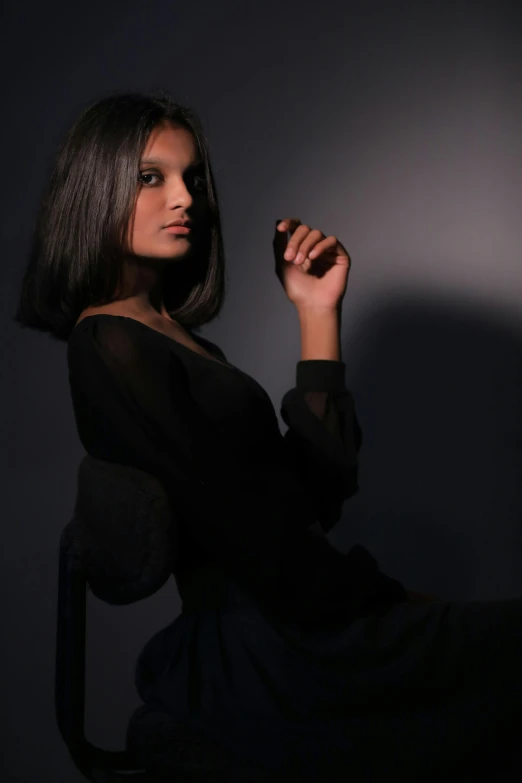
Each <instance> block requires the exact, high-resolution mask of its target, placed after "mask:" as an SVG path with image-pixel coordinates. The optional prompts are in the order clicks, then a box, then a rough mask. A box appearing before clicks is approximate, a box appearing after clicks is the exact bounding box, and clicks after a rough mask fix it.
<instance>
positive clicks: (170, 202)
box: [129, 121, 207, 259]
mask: <svg viewBox="0 0 522 783" xmlns="http://www.w3.org/2000/svg"><path fill="white" fill-rule="evenodd" d="M133 217H134V220H133V221H132V220H131V221H130V225H129V243H130V249H131V252H132V253H133V254H135V255H138V256H148V257H151V258H165V259H170V258H182V257H184V256H186V255H187V253H188V252H189V251H191V249H192V248H193V246H194V244H195V242H196V240H197V238H198V234H199V235H201V234H202V233H203V232H204V231H205V229H206V217H207V183H206V177H205V170H204V168H203V164H202V162H201V158H200V155H199V151H198V148H197V145H196V142H195V139H194V137H193V136H192V133H191V132H190V131H189V130H188V129H187V128H185V127H183V126H182V125H178V124H175V123H173V122H170V121H169V122H166V123H163V124H161V125H158V126H156V128H154V129H153V130H152V132H151V134H150V136H149V139H148V142H147V145H146V147H145V150H144V152H143V154H142V156H141V164H140V172H139V181H138V194H137V200H136V205H135V210H134V215H133ZM173 220H189V221H191V222H192V228H191V230H190V232H189V233H179V234H177V233H172V232H171V231H168V230H167V229H166V228H165V226H166V225H167V224H168V223H170V222H171V221H173Z"/></svg>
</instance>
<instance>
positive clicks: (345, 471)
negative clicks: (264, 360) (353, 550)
mask: <svg viewBox="0 0 522 783" xmlns="http://www.w3.org/2000/svg"><path fill="white" fill-rule="evenodd" d="M344 375H345V364H344V362H338V361H331V360H323V359H310V360H306V361H300V362H298V363H297V368H296V385H295V388H293V389H291V390H290V391H288V392H287V393H286V394H285V396H284V397H283V400H282V403H281V416H282V418H283V421H284V422H285V424H287V425H288V427H289V429H288V431H287V432H286V433H285V435H284V439H285V442H286V445H287V447H288V449H289V451H290V452H291V453H292V455H293V458H294V459H295V461H296V463H297V464H298V465H299V470H300V473H301V475H303V476H304V477H305V480H306V481H307V483H308V486H309V487H310V489H311V490H312V491H313V493H314V497H315V500H316V515H317V520H318V522H319V523H320V525H321V527H322V528H323V530H324V531H325V532H329V531H330V530H331V529H332V528H333V527H334V525H335V524H336V523H337V522H338V521H339V519H340V517H341V513H342V507H343V503H344V501H345V500H347V499H348V498H349V497H352V495H354V494H355V493H356V492H357V491H358V489H359V486H358V483H357V477H358V453H359V449H360V447H361V443H362V431H361V427H360V425H359V422H358V420H357V416H356V413H355V408H354V401H353V397H352V394H351V393H350V391H349V390H348V389H347V388H346V386H345V380H344Z"/></svg>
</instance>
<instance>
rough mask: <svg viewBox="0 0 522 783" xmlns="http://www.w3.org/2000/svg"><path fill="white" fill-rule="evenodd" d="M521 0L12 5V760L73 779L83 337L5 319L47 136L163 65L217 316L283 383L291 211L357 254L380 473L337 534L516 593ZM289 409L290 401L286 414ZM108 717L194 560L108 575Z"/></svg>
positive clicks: (458, 591)
mask: <svg viewBox="0 0 522 783" xmlns="http://www.w3.org/2000/svg"><path fill="white" fill-rule="evenodd" d="M517 5H519V4H517V3H506V2H499V0H496V1H495V2H490V3H482V2H468V3H464V2H458V1H456V0H453V2H427V1H426V0H423V2H373V1H372V0H369V1H368V2H347V1H346V0H345V2H342V3H340V2H339V0H323V2H321V3H320V4H317V3H312V2H280V1H279V2H278V1H276V0H263V2H250V1H248V2H247V1H246V0H243V2H230V1H228V0H227V1H223V0H220V1H219V2H218V1H217V0H213V1H212V2H208V1H207V2H198V3H193V4H192V3H172V2H168V0H163V1H162V0H148V2H147V3H145V2H142V3H140V2H136V0H134V1H132V2H130V1H129V0H126V1H125V2H122V1H120V2H114V0H113V1H112V2H110V3H107V2H103V3H102V2H99V0H96V1H95V2H92V1H91V2H90V3H88V4H86V5H84V6H82V7H81V10H80V7H79V6H76V5H74V4H73V5H71V4H69V3H66V2H64V1H63V0H61V1H58V0H52V1H51V2H47V3H41V4H38V5H34V7H32V8H31V7H28V6H27V4H21V3H20V4H19V3H18V2H14V0H11V2H10V3H8V4H7V5H6V6H4V19H3V25H2V26H3V36H2V37H3V44H2V47H0V48H1V56H2V59H3V61H4V62H3V70H2V72H3V73H4V84H3V91H2V92H3V103H4V111H3V112H2V115H3V117H2V132H3V135H4V142H3V145H2V151H3V153H4V161H3V166H2V172H3V182H2V188H1V191H0V192H1V198H2V211H1V214H2V247H3V263H2V275H3V278H2V285H1V295H2V303H1V316H2V337H3V339H2V349H3V356H2V362H1V369H2V381H3V383H2V400H3V426H2V432H3V441H4V443H3V448H2V458H3V470H2V485H3V486H2V490H3V497H4V499H5V500H6V503H5V504H4V511H5V513H4V524H3V531H4V542H3V546H2V547H1V548H0V552H1V555H2V569H1V575H2V580H3V585H2V593H1V594H2V596H3V604H4V609H3V618H4V634H3V643H2V658H3V660H2V663H3V665H2V673H3V682H2V694H3V699H2V712H3V715H2V720H3V723H4V727H3V729H2V734H1V736H2V768H3V769H2V774H1V776H2V779H3V780H6V781H13V782H15V781H16V783H18V781H20V783H41V781H43V780H52V781H53V783H74V782H75V781H80V780H82V779H83V778H81V776H80V775H79V773H77V772H76V770H75V768H74V767H73V765H72V762H71V760H70V759H69V756H68V753H67V750H66V748H65V746H64V744H63V743H62V740H61V738H60V736H59V733H58V730H57V727H56V723H55V718H54V703H53V696H54V654H55V620H56V587H57V565H58V561H57V557H58V542H59V536H60V533H61V530H62V528H63V527H64V525H65V524H66V523H67V522H68V521H69V519H70V518H71V514H72V510H73V504H74V496H75V489H76V471H77V467H78V464H79V462H80V460H81V458H82V456H83V453H84V452H83V448H82V446H81V444H80V442H79V439H78V437H77V434H76V430H75V424H74V418H73V411H72V405H71V401H70V398H69V389H68V380H67V365H66V346H65V344H60V343H57V342H56V341H54V340H52V339H51V338H49V337H48V336H46V335H42V334H39V333H37V332H31V331H29V330H25V331H23V330H22V329H20V328H19V327H17V325H16V324H14V323H13V322H12V321H11V316H12V314H13V313H14V309H15V306H16V302H17V296H18V292H19V286H20V282H21V278H22V272H23V268H24V265H25V252H26V251H27V248H28V244H29V239H30V237H29V231H28V227H29V226H30V225H31V222H32V221H33V219H34V216H35V214H36V209H37V205H38V201H39V196H40V191H41V188H42V186H43V182H44V177H45V175H46V171H47V169H48V165H49V160H50V157H51V156H52V155H53V154H54V151H55V148H56V146H57V145H58V143H59V142H60V140H61V138H62V136H63V133H64V132H65V130H66V129H67V127H68V126H69V124H70V123H71V122H72V120H73V119H74V118H75V117H76V115H77V114H78V112H79V111H80V109H81V108H83V105H84V104H85V102H87V101H90V100H95V99H96V98H97V97H98V95H99V94H100V93H102V92H103V93H104V94H105V93H107V91H109V90H111V91H112V90H115V91H116V90H119V89H146V90H148V89H155V88H158V87H164V88H166V89H168V90H169V91H170V92H171V93H172V94H173V95H174V96H175V98H176V99H178V100H179V101H181V102H185V103H189V104H190V105H192V106H194V107H196V108H197V109H198V111H199V112H200V115H201V117H202V120H203V124H204V128H205V131H206V133H207V136H208V138H209V140H210V145H211V154H212V160H213V165H214V167H215V172H216V176H217V180H218V187H219V194H220V198H221V207H222V213H223V228H224V236H225V244H226V250H227V258H228V280H229V292H228V299H227V303H226V305H225V308H224V310H223V312H222V315H221V317H220V319H219V320H218V321H216V322H214V323H212V324H211V325H209V326H207V327H204V328H203V329H202V332H201V334H202V335H203V336H206V337H208V338H209V339H211V340H214V341H215V342H217V343H218V345H220V346H221V347H222V348H223V350H224V351H225V353H226V354H227V356H228V359H229V360H230V361H231V362H232V363H233V364H235V365H238V366H240V367H241V368H242V369H243V370H245V371H246V372H248V373H250V374H251V375H253V376H254V377H255V378H256V379H257V380H258V381H259V382H260V383H261V384H262V385H264V387H265V388H266V390H267V391H268V393H269V394H270V396H271V398H272V401H273V403H274V405H275V407H276V411H277V413H278V416H279V405H280V400H281V397H282V395H283V394H284V392H285V391H286V390H287V389H289V388H290V387H291V386H293V385H294V379H295V365H296V362H297V361H298V360H299V358H300V353H299V352H300V342H299V324H298V320H297V316H296V312H295V309H294V307H293V305H291V304H290V302H289V301H288V300H287V298H286V296H285V294H284V291H283V289H282V288H281V286H280V283H279V281H278V280H277V278H276V277H275V274H274V264H273V259H272V246H271V242H272V234H273V227H274V221H275V219H276V218H277V217H285V216H294V217H299V218H300V219H301V220H302V221H303V222H307V223H309V224H311V225H312V226H313V227H317V228H320V229H321V230H323V231H324V232H325V233H327V234H330V233H333V234H335V235H336V236H338V237H339V239H340V240H341V242H342V243H343V244H344V245H345V246H346V247H347V249H348V251H349V252H350V254H351V256H352V264H353V265H352V270H351V273H350V279H349V283H348V290H347V293H346V296H345V299H344V305H343V330H342V351H343V360H344V361H345V363H346V376H347V383H348V384H349V387H350V388H351V389H352V391H353V393H354V396H355V400H356V404H357V410H358V414H359V418H360V421H361V425H362V428H363V431H364V438H365V440H364V446H363V449H362V452H361V472H360V482H361V492H360V494H359V495H358V496H357V497H355V498H353V499H352V500H350V501H348V502H347V503H346V505H345V508H344V515H343V519H342V521H341V522H340V523H339V525H338V527H337V529H336V530H335V531H334V532H333V533H331V534H330V539H331V541H332V542H333V543H334V544H335V545H336V546H338V547H339V548H340V549H342V550H343V551H346V550H347V549H348V548H349V547H350V546H351V545H352V544H353V543H354V542H356V541H359V542H360V543H362V544H364V545H365V546H367V547H368V548H369V549H370V550H371V551H372V552H373V554H374V555H375V556H376V557H377V559H378V561H379V563H380V565H381V567H382V568H383V569H384V570H385V571H387V572H388V573H390V574H391V575H392V576H395V577H396V578H398V579H400V580H401V581H402V582H403V583H404V584H405V585H406V586H407V587H408V588H410V589H414V590H420V591H425V592H431V593H434V594H436V595H439V596H440V597H443V598H447V599H456V600H474V599H501V598H509V597H515V596H521V595H522V540H521V539H522V482H521V480H520V479H521V475H522V355H521V336H522V335H521V304H522V264H521V253H522V221H521V219H520V212H521V210H520V197H521V185H522V167H521V163H522V155H521V145H520V139H521V119H522V98H521V89H520V88H521V72H522V67H521V52H522V41H521V37H522V36H521V25H520V13H519V11H517V10H516V7H517ZM279 421H280V424H281V430H282V432H284V431H285V430H286V427H285V425H284V423H283V422H282V420H281V418H280V416H279ZM88 611H89V640H88V655H87V666H88V696H87V718H86V729H87V735H88V737H89V739H90V740H91V741H92V742H95V743H97V744H99V745H101V746H103V747H107V748H118V747H122V746H123V742H124V736H125V727H126V722H127V719H128V717H129V715H130V713H131V711H132V710H133V709H134V707H135V706H137V704H138V699H137V694H136V693H135V691H134V687H133V668H134V664H135V660H136V657H137V655H138V653H139V650H140V649H141V647H142V645H143V644H144V643H145V641H146V640H147V639H148V638H149V637H150V636H151V635H152V634H153V633H154V632H155V631H156V630H157V629H159V628H160V627H163V626H164V625H166V624H167V623H169V622H170V621H172V620H173V619H174V618H175V617H176V615H177V614H178V612H179V601H178V595H177V591H176V586H175V583H174V580H173V579H172V580H171V581H170V582H169V583H168V585H166V586H165V587H164V588H163V590H162V591H160V592H159V593H157V594H156V595H155V596H154V597H153V598H151V599H149V600H147V601H144V602H142V604H138V605H134V606H131V607H126V608H113V607H108V606H105V605H102V604H100V603H99V602H97V600H96V599H94V598H92V596H91V597H90V600H89V605H88Z"/></svg>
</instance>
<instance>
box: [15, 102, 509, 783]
mask: <svg viewBox="0 0 522 783" xmlns="http://www.w3.org/2000/svg"><path fill="white" fill-rule="evenodd" d="M287 238H288V242H287ZM273 249H274V255H275V263H276V274H277V276H278V279H279V281H280V282H281V284H282V286H283V288H284V291H285V293H286V295H287V296H288V298H289V300H290V301H291V302H292V303H293V304H294V306H295V307H296V310H297V313H298V317H299V322H300V327H301V338H302V359H301V361H299V362H298V364H297V368H296V385H295V388H293V389H291V390H290V391H288V392H287V393H286V394H285V395H284V397H283V400H282V406H281V413H282V416H283V419H284V421H285V423H286V424H287V425H288V431H287V432H286V434H285V435H284V437H283V436H282V435H281V433H280V430H279V427H278V423H277V418H276V415H275V411H274V408H273V405H272V403H271V401H270V399H269V397H268V395H267V394H266V392H265V391H264V389H263V388H262V387H261V386H260V385H259V384H258V383H257V382H256V381H255V380H254V379H253V378H252V377H251V376H249V375H247V374H246V373H244V372H242V371H241V370H240V369H239V368H237V367H235V366H233V365H231V364H230V363H229V362H228V361H227V358H226V356H225V355H224V354H223V352H222V351H221V350H220V349H219V348H218V346H217V345H215V344H213V343H211V342H210V341H208V340H205V339H203V338H202V337H199V336H197V335H196V331H197V329H198V328H199V327H200V326H201V325H203V324H205V323H209V322H211V321H212V320H213V319H214V318H215V317H217V315H218V314H219V312H220V309H221V307H222V304H223V300H224V292H225V285H224V279H225V272H224V270H225V265H224V253H223V241H222V235H221V227H220V217H219V208H218V200H217V196H216V188H215V183H214V178H213V174H212V169H211V166H210V161H209V155H208V147H207V143H206V140H205V137H204V134H203V132H202V129H201V126H200V123H199V121H198V119H197V116H196V114H195V113H194V112H193V111H192V110H190V109H187V108H186V107H181V106H179V105H177V104H175V103H174V102H173V101H172V100H171V99H170V97H169V96H168V95H166V94H163V93H162V94H158V95H141V94H134V93H127V94H120V95H113V96H110V97H107V98H105V99H103V100H101V101H98V102H97V103H95V104H93V105H91V106H89V107H88V108H87V109H86V110H85V111H84V112H83V113H82V115H81V116H80V117H79V118H78V120H77V121H76V122H75V123H74V125H73V126H72V127H71V129H70V130H69V132H68V133H67V135H66V137H65V140H64V142H63V145H62V147H61V149H60V151H59V153H58V156H57V159H56V162H55V165H54V169H53V171H52V176H51V178H50V182H49V186H48V189H47V192H46V193H45V196H44V198H43V199H42V206H41V209H40V213H39V216H38V222H37V225H36V230H35V234H34V241H33V246H32V251H31V257H30V260H29V265H28V268H27V271H26V274H25V277H24V281H23V288H22V293H21V299H20V304H19V308H18V312H17V314H16V316H15V319H16V320H17V322H19V323H20V324H22V325H23V326H28V327H31V328H35V329H39V330H41V331H48V332H50V333H51V334H52V335H53V336H54V337H56V338H57V339H60V340H64V341H67V342H68V363H69V379H70V387H71V394H72V399H73V405H74V412H75V416H76V423H77V428H78V433H79V436H80V439H81V441H82V443H83V445H84V446H85V448H86V450H87V451H88V452H89V453H90V454H91V455H93V456H94V457H97V458H99V459H104V460H108V461H112V462H117V463H122V464H130V465H134V466H136V467H138V468H141V469H143V470H145V471H148V472H150V473H152V474H154V475H156V476H157V477H159V478H160V480H161V481H162V483H163V485H164V486H165V488H166V490H167V492H168V494H169V497H170V498H171V501H172V506H173V508H175V509H176V513H177V523H178V526H179V534H180V536H181V546H180V556H179V562H176V563H173V564H172V567H173V572H174V574H175V577H176V581H177V584H178V588H179V592H180V596H181V598H182V602H183V611H182V614H181V615H180V616H179V617H177V618H176V619H175V620H174V621H173V622H172V623H171V624H170V625H169V626H168V627H167V628H165V629H163V630H162V631H160V632H159V633H157V634H156V635H155V636H154V637H153V639H151V640H150V642H149V643H148V644H147V645H146V646H145V648H144V650H143V651H142V653H141V655H140V659H139V661H138V666H137V671H136V685H137V688H138V692H139V694H140V696H141V698H142V699H143V701H144V703H145V704H147V705H149V706H150V708H151V709H158V710H160V711H163V712H166V713H169V714H170V715H171V716H172V717H174V718H176V719H177V720H179V722H180V724H182V725H184V726H186V727H188V728H190V730H191V731H193V732H194V734H195V735H201V736H202V737H206V738H209V739H210V740H212V741H216V742H218V743H220V744H221V745H222V746H223V747H226V748H227V749H228V751H229V752H230V753H231V754H232V755H234V756H235V757H237V758H238V759H244V760H249V761H251V762H252V763H254V764H255V765H257V766H258V767H260V768H261V769H262V770H263V771H264V772H265V773H266V774H267V775H268V779H270V780H275V779H276V778H277V779H282V780H283V779H284V780H290V779H296V780H297V779H298V780H301V781H305V780H310V781H315V780H320V779H321V780H323V779H324V780H330V781H332V780H337V779H339V780H348V779H350V780H372V781H373V780H378V781H384V780H395V779H398V778H399V777H402V779H403V780H404V779H407V780H423V781H424V780H428V779H434V780H435V779H438V777H440V775H441V774H442V773H447V772H448V770H449V769H451V771H452V772H456V771H457V770H461V771H463V772H466V773H469V772H470V771H471V769H472V768H473V764H475V765H476V768H477V770H481V771H482V772H483V771H484V769H485V766H484V765H485V764H486V762H488V761H489V760H492V761H493V762H494V763H495V765H496V764H497V763H499V761H500V758H499V752H500V751H502V752H503V753H505V754H508V753H510V752H511V746H512V743H513V738H514V737H515V736H516V730H517V728H519V727H520V707H521V703H522V699H521V679H522V678H521V675H520V664H519V660H520V653H521V652H522V636H521V630H522V623H521V619H522V601H520V600H514V601H503V602H472V603H457V602H444V601H437V600H433V601H431V602H430V601H429V600H428V601H427V602H423V601H419V600H415V599H419V598H420V599H422V596H421V595H419V594H413V593H411V592H408V591H406V590H405V589H404V588H403V586H402V585H401V584H400V583H399V582H398V581H396V580H394V579H392V578H390V577H388V576H386V575H385V574H383V573H382V572H381V571H380V569H379V568H378V565H377V563H376V561H375V560H374V558H373V557H372V556H371V555H370V553H369V552H367V550H365V549H364V548H363V547H361V546H355V547H353V548H352V549H351V550H350V551H349V552H348V553H347V554H342V553H340V552H339V551H338V550H336V549H335V548H334V547H332V546H331V545H330V544H329V542H328V539H327V538H326V537H325V535H324V533H325V532H328V531H329V530H331V529H332V527H333V526H334V525H335V524H336V522H337V521H338V520H339V518H340V516H341V510H342V504H343V502H344V501H345V500H346V499H347V498H349V497H351V496H352V495H353V494H354V493H355V492H357V489H358V485H357V461H358V452H359V449H360V446H361V441H362V435H361V430H360V427H359V423H358V421H357V417H356V415H355V411H354V406H353V398H352V396H351V394H350V392H349V391H348V390H347V389H346V386H345V381H344V372H345V365H344V363H343V362H342V361H341V356H340V344H339V332H340V310H341V303H342V299H343V297H344V294H345V291H346V286H347V279H348V272H349V268H350V259H349V256H348V253H347V252H346V250H345V249H344V247H343V245H342V244H341V243H340V242H339V241H338V240H337V238H336V237H333V236H327V237H325V236H324V234H323V233H322V232H320V231H319V230H316V229H311V228H310V227H309V226H306V225H302V224H301V223H300V221H299V220H297V219H292V218H285V219H283V220H278V221H277V224H276V231H275V235H274V239H273ZM318 523H319V525H318ZM317 530H319V531H320V532H321V533H322V535H317ZM430 775H431V776H433V777H432V778H431V777H430ZM278 776H280V778H279V777H278Z"/></svg>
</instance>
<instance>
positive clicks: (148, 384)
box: [67, 313, 406, 625]
mask: <svg viewBox="0 0 522 783" xmlns="http://www.w3.org/2000/svg"><path fill="white" fill-rule="evenodd" d="M192 337H193V338H194V339H195V340H196V341H198V342H199V343H200V344H201V345H202V346H203V347H204V348H205V349H206V351H207V352H208V353H210V354H211V355H213V356H215V357H216V359H217V361H215V360H214V359H209V358H208V357H206V356H202V355H201V354H198V353H196V352H195V351H193V350H191V349H190V348H188V347H187V346H185V345H183V344H182V343H180V342H178V341H177V340H174V339H172V338H170V337H169V336H167V335H165V334H163V333H162V332H159V331H157V330H155V329H153V328H152V327H149V326H148V325H146V324H144V323H142V322H141V321H138V320H136V319H134V318H129V317H126V316H118V315H109V314H105V313H104V314H97V315H91V316H87V317H85V318H84V319H83V320H82V321H80V322H79V324H78V325H77V326H76V327H75V328H74V330H73V333H72V335H71V337H70V339H69V344H68V354H67V358H68V366H69V383H70V389H71V395H72V401H73V407H74V414H75V420H76V426H77V430H78V435H79V437H80V440H81V442H82V444H83V446H84V447H85V449H86V451H87V452H88V453H89V454H91V455H92V456H93V457H96V458H98V459H102V460H107V461H110V462H116V463H120V464H128V465H133V466H135V467H137V468H141V469H142V470H144V471H147V472H149V473H151V474H153V475H155V476H157V477H158V478H159V479H160V480H161V482H162V484H163V486H164V487H165V489H166V491H167V492H168V495H169V498H170V500H171V503H172V507H173V508H174V509H175V510H176V518H177V523H178V525H179V526H180V528H181V530H180V534H181V540H182V542H183V545H182V550H181V557H180V563H179V569H180V570H183V569H187V568H191V567H196V566H206V565H208V566H218V567H219V568H222V569H224V570H225V571H226V572H227V573H228V574H229V575H230V576H231V578H233V579H235V580H236V581H237V582H238V583H239V584H241V585H243V586H244V587H245V589H247V590H249V591H250V593H251V594H252V595H253V596H256V597H257V599H258V600H259V602H260V603H261V604H263V605H264V606H265V607H268V609H270V610H273V611H275V612H276V613H277V614H278V616H281V615H283V616H287V617H293V618H303V620H305V621H306V622H307V623H308V624H310V623H312V624H315V625H321V624H331V623H337V622H338V623H340V624H343V623H345V622H346V620H347V619H350V618H351V617H354V616H357V615H358V614H361V613H364V612H365V611H367V610H368V608H369V607H371V606H373V605H376V604H380V603H382V602H383V603H385V602H388V601H390V602H396V601H400V600H406V593H405V591H404V589H403V587H402V585H401V584H400V583H399V582H397V581H396V580H394V579H391V578H390V577H388V576H386V575H384V574H383V573H382V572H381V571H380V570H379V568H378V565H377V563H376V561H375V559H374V558H373V557H372V555H371V554H370V553H369V552H368V551H367V550H366V549H365V548H364V547H362V546H360V545H356V546H354V547H352V549H351V550H350V551H349V552H348V553H347V554H343V553H341V552H340V551H339V550H337V549H336V548H335V547H333V546H332V545H331V544H330V543H329V541H328V539H327V538H326V537H325V536H324V535H323V536H320V535H317V533H316V532H314V530H313V526H314V523H319V525H320V527H321V529H322V530H323V531H325V532H328V531H329V530H331V529H332V528H333V526H334V525H335V524H336V522H337V521H338V520H339V519H340V517H341V513H342V508H343V503H344V501H345V500H346V499H348V498H349V497H351V496H352V495H354V494H355V493H356V492H357V491H358V484H357V468H358V452H359V449H360V446H361V442H362V433H361V429H360V426H359V423H358V421H357V417H356V414H355V410H354V402H353V397H352V395H351V393H350V392H349V391H348V389H347V388H346V386H345V380H344V374H345V365H344V363H343V362H340V361H330V360H319V359H318V360H315V359H314V360H308V361H299V362H298V363H297V368H296V384H295V387H294V388H292V389H290V390H289V391H287V392H286V394H285V395H284V396H283V399H282V403H281V416H282V418H283V421H284V422H285V423H286V424H287V425H288V430H287V432H286V433H285V435H284V436H283V435H282V434H281V432H280V429H279V424H278V420H277V416H276V413H275V410H274V407H273V405H272V402H271V400H270V397H269V396H268V394H267V393H266V391H265V390H264V389H263V388H262V386H260V384H259V383H257V381H255V380H254V378H252V377H251V376H249V375H248V374H246V373H245V372H243V371H241V370H240V369H238V368H237V367H234V366H233V365H231V364H229V363H228V362H227V360H226V357H225V355H224V354H223V352H222V351H221V350H220V349H219V348H218V346H216V345H215V344H213V343H211V342H210V341H208V340H206V339H204V338H202V337H200V336H197V335H194V334H193V335H192Z"/></svg>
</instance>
